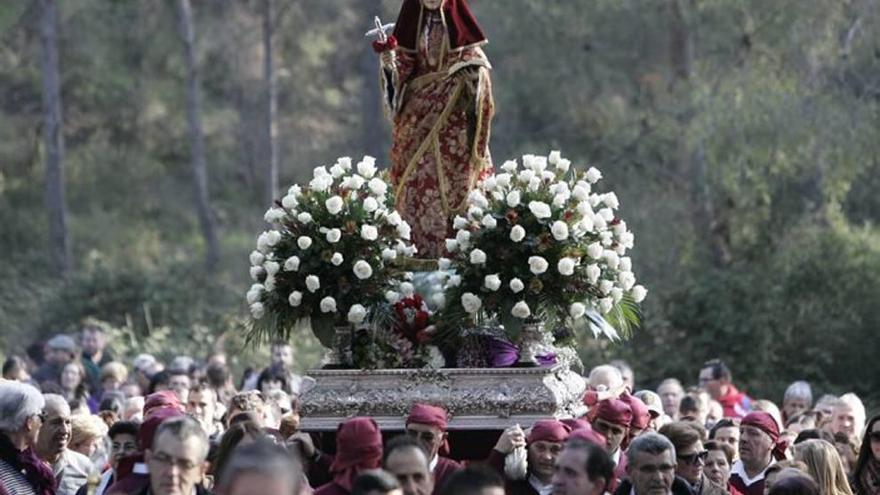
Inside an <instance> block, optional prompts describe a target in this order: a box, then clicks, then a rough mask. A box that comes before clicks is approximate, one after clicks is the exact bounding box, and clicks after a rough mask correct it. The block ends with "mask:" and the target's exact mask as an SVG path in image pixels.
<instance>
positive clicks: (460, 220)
mask: <svg viewBox="0 0 880 495" xmlns="http://www.w3.org/2000/svg"><path fill="white" fill-rule="evenodd" d="M468 223H469V222H468V221H467V218H465V217H463V216H461V215H455V218H454V219H453V220H452V228H454V229H455V230H461V229H466V228H467V226H468Z"/></svg>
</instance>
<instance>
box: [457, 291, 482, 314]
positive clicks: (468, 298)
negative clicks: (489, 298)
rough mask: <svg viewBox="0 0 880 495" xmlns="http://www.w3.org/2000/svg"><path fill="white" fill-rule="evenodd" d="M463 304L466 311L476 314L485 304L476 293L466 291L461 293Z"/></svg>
mask: <svg viewBox="0 0 880 495" xmlns="http://www.w3.org/2000/svg"><path fill="white" fill-rule="evenodd" d="M461 305H462V307H463V308H464V310H465V312H467V313H469V314H475V313H476V312H477V311H479V310H480V307H481V306H482V305H483V301H481V300H480V298H479V297H477V296H476V295H474V294H472V293H470V292H465V293H464V294H462V295H461Z"/></svg>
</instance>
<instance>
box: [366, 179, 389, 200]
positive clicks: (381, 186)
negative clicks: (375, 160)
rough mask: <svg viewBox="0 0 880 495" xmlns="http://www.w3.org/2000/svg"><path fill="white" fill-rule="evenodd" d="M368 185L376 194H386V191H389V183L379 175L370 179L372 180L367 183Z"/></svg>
mask: <svg viewBox="0 0 880 495" xmlns="http://www.w3.org/2000/svg"><path fill="white" fill-rule="evenodd" d="M367 186H368V187H369V188H370V192H372V193H373V194H375V195H376V196H384V195H385V193H386V192H388V184H387V183H385V181H384V180H382V179H380V178H378V177H373V178H372V179H370V182H368V183H367Z"/></svg>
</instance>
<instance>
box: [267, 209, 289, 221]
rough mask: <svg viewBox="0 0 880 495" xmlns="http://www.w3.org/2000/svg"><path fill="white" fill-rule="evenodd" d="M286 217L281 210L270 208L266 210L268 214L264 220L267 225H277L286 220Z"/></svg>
mask: <svg viewBox="0 0 880 495" xmlns="http://www.w3.org/2000/svg"><path fill="white" fill-rule="evenodd" d="M284 215H286V213H285V212H284V210H282V209H281V208H269V209H268V210H266V214H265V215H263V220H265V221H266V223H275V222H277V221H279V220H281V219H282V218H284Z"/></svg>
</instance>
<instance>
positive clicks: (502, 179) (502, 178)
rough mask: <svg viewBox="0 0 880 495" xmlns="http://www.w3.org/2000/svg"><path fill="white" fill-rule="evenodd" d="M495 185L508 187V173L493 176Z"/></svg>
mask: <svg viewBox="0 0 880 495" xmlns="http://www.w3.org/2000/svg"><path fill="white" fill-rule="evenodd" d="M495 185H496V186H497V187H510V174H507V173H504V174H498V175H496V176H495Z"/></svg>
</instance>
